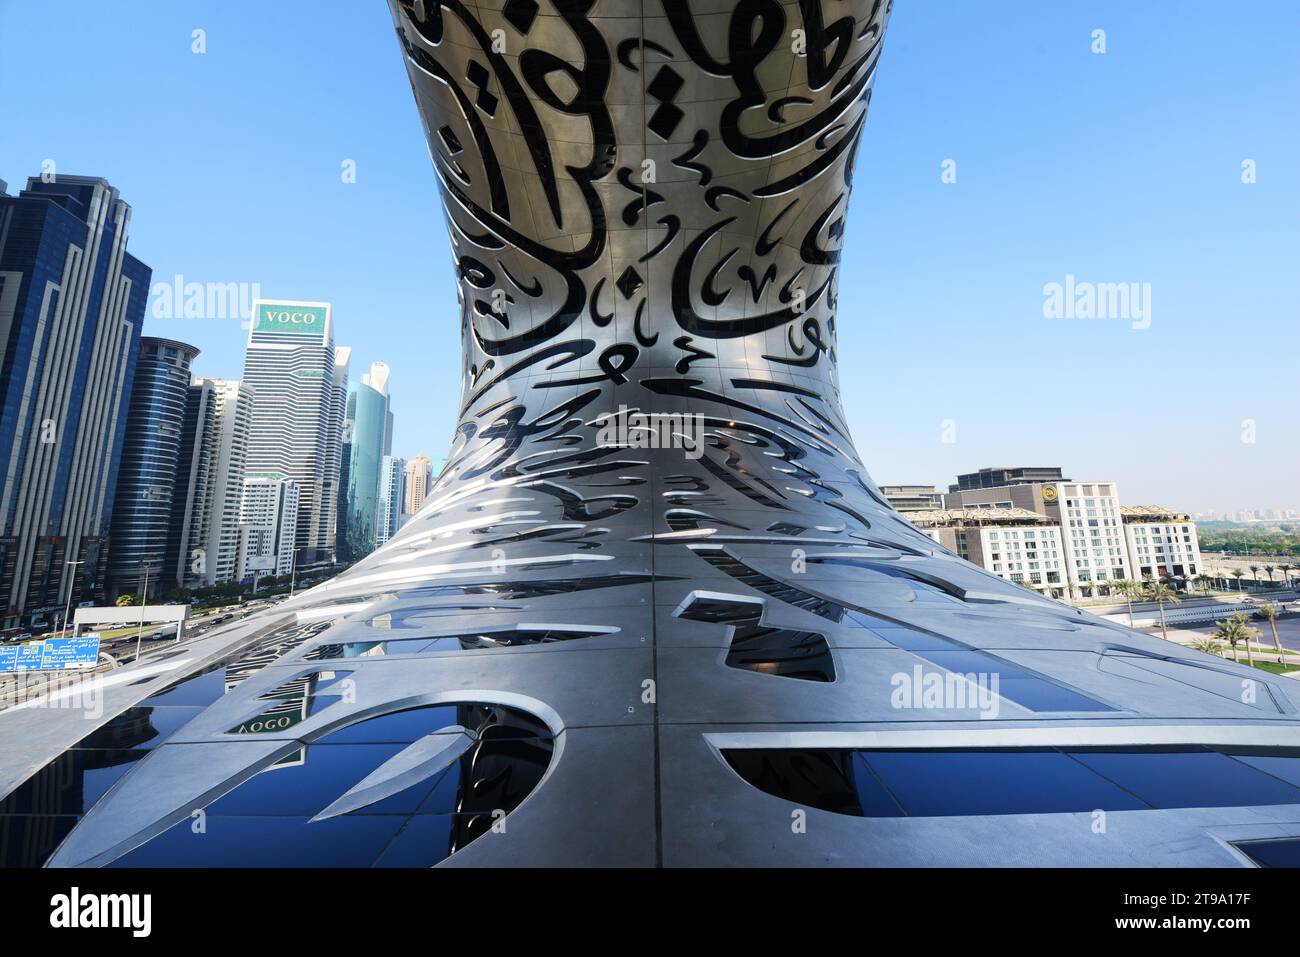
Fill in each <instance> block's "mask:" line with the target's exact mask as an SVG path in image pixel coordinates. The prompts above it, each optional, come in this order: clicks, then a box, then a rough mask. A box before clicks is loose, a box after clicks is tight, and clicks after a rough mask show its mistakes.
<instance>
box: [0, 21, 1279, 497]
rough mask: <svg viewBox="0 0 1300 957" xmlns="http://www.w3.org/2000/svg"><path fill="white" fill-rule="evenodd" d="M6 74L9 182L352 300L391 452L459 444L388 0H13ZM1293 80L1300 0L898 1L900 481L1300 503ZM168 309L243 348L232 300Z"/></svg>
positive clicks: (869, 174) (895, 201)
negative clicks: (1028, 484) (59, 193)
mask: <svg viewBox="0 0 1300 957" xmlns="http://www.w3.org/2000/svg"><path fill="white" fill-rule="evenodd" d="M196 28H201V29H203V30H205V31H206V36H207V52H206V53H205V54H203V55H195V54H194V53H192V52H191V49H190V47H191V31H193V30H194V29H196ZM1095 29H1103V30H1105V31H1106V48H1107V49H1106V53H1105V54H1103V55H1097V54H1094V53H1092V52H1091V49H1090V47H1091V44H1092V37H1091V34H1092V31H1093V30H1095ZM0 90H2V91H3V92H4V94H5V96H4V103H5V118H4V123H3V128H2V130H0V178H3V179H5V180H7V181H8V182H9V184H10V188H11V192H12V191H14V189H16V188H19V187H21V185H22V184H23V182H24V181H25V179H26V177H27V176H29V175H33V174H37V173H39V171H40V166H41V163H42V161H43V160H46V159H54V160H55V162H56V163H57V168H58V170H59V171H61V172H64V173H81V174H93V175H101V176H104V177H106V178H108V179H109V180H111V181H112V182H113V183H114V185H116V186H118V187H119V189H120V190H121V191H122V195H123V198H124V199H126V201H127V202H129V203H130V204H131V205H132V207H133V210H134V212H133V219H132V238H131V250H132V252H134V253H135V255H136V256H138V257H139V258H141V259H142V260H144V261H145V262H146V263H148V264H149V265H150V266H152V267H153V270H154V278H155V281H157V280H160V279H170V278H171V277H172V276H174V275H175V274H177V273H179V274H182V275H184V277H185V278H186V279H187V280H190V281H199V282H221V283H226V282H247V283H253V282H257V283H260V284H261V289H262V292H263V294H264V295H266V296H268V297H281V298H298V299H320V300H328V301H331V302H333V303H334V309H335V333H336V339H337V341H339V342H340V343H341V344H349V345H352V346H353V347H354V352H353V371H354V375H355V376H359V375H360V374H361V372H362V371H364V369H365V368H366V367H368V366H369V363H370V362H371V361H372V360H375V359H383V360H385V361H387V362H388V363H389V364H390V365H391V366H392V370H393V373H392V386H391V391H392V393H393V396H394V408H395V411H396V421H397V427H396V435H395V451H396V452H397V453H398V454H404V455H412V454H414V453H416V452H421V451H423V452H426V453H428V454H430V455H431V456H432V457H434V458H435V459H437V458H438V457H439V456H441V455H442V454H443V452H444V451H445V449H446V447H447V445H448V444H449V441H450V437H451V432H452V427H453V425H454V422H453V411H454V408H455V406H456V399H457V398H458V395H459V356H458V352H459V335H458V330H457V328H456V306H455V290H454V287H453V275H452V269H451V257H450V254H449V251H448V249H447V239H446V232H445V229H444V227H443V225H442V220H441V214H440V212H439V207H438V198H437V193H436V185H435V179H434V175H433V171H432V169H431V167H430V163H429V158H428V155H427V151H426V147H425V145H424V142H423V136H422V133H421V129H420V123H419V119H418V116H417V114H416V111H415V106H414V103H413V101H412V98H411V95H410V90H409V87H408V84H407V80H406V76H405V71H404V68H403V66H402V61H401V56H400V54H399V52H398V48H397V44H396V41H395V39H394V37H393V32H392V26H391V23H390V20H389V16H388V12H387V10H386V8H385V4H384V3H383V2H382V0H365V2H361V0H330V2H324V0H322V2H318V3H313V4H310V5H303V4H299V3H288V2H281V3H272V2H266V0H223V2H220V3H218V2H216V0H151V2H146V0H119V2H115V3H111V4H109V3H101V4H80V5H77V12H76V13H75V15H72V14H55V13H53V12H52V9H51V7H50V5H49V4H48V3H45V2H38V0H0ZM1298 101H1300V16H1297V12H1296V9H1295V6H1294V4H1292V3H1289V2H1282V0H1273V2H1262V0H1242V2H1241V3H1238V4H1233V5H1231V6H1225V5H1223V4H1222V3H1220V2H1206V0H1186V2H1173V0H1164V2H1158V0H1151V2H1146V3H1140V4H1139V3H1131V2H1123V0H1094V2H1068V0H1067V2H1051V3H1044V2H1041V0H1033V2H1030V0H993V2H989V3H970V2H962V0H896V3H895V10H894V15H893V19H892V21H891V24H890V29H889V35H888V38H887V40H886V44H885V53H884V58H883V62H882V65H881V68H880V71H879V74H878V77H877V80H876V89H875V98H874V100H873V104H872V109H871V116H870V119H869V120H868V123H867V129H866V135H865V137H864V139H863V144H862V151H861V153H860V154H859V159H858V166H857V172H856V175H855V179H854V185H855V189H854V195H853V201H852V215H851V216H850V218H849V229H848V232H847V238H846V249H845V256H844V268H843V273H842V278H841V286H840V304H841V305H840V315H839V335H840V354H841V368H842V369H844V370H847V374H846V375H845V376H844V380H845V381H844V384H843V391H844V400H845V405H846V411H847V414H848V416H849V419H850V422H851V423H852V424H853V429H854V433H855V436H856V439H857V444H858V448H859V450H860V452H861V453H862V455H863V457H864V459H865V460H866V462H867V465H868V466H869V468H870V470H871V473H872V475H873V476H874V477H875V478H876V480H877V481H878V482H881V483H901V482H922V483H931V482H934V483H941V484H946V483H947V482H949V481H951V480H952V477H953V475H954V474H955V473H956V472H958V471H968V470H973V469H975V468H979V467H981V466H988V465H1019V464H1026V465H1044V464H1060V465H1062V466H1064V467H1065V468H1066V470H1067V474H1069V475H1070V476H1072V477H1074V478H1079V479H1110V480H1114V481H1116V482H1118V483H1119V487H1120V492H1121V495H1122V496H1123V498H1124V499H1125V500H1126V501H1130V502H1160V503H1163V504H1167V505H1171V506H1177V507H1182V508H1186V509H1190V510H1204V509H1211V508H1215V509H1220V510H1224V509H1229V508H1231V509H1236V508H1241V507H1268V506H1287V507H1300V489H1297V482H1296V476H1297V464H1298V461H1300V441H1298V440H1300V425H1298V424H1297V420H1298V419H1300V402H1297V401H1296V400H1297V391H1296V389H1295V388H1294V385H1295V381H1296V379H1297V359H1298V358H1300V348H1298V347H1300V331H1298V328H1300V327H1298V320H1300V316H1298V315H1297V312H1298V311H1300V268H1297V266H1298V264H1300V125H1298V124H1297V123H1296V117H1297V116H1300V102H1298ZM348 159H351V160H355V162H356V169H357V182H356V183H355V184H344V183H343V182H342V181H341V177H340V170H341V164H342V163H343V161H344V160H348ZM948 159H952V160H955V161H956V171H957V181H956V183H952V184H945V183H943V182H941V178H940V173H941V164H942V163H943V162H944V161H945V160H948ZM1245 159H1252V160H1254V161H1255V163H1256V164H1257V171H1258V181H1257V182H1256V183H1255V184H1253V185H1244V184H1243V183H1242V182H1241V164H1242V161H1243V160H1245ZM1067 275H1073V276H1075V277H1076V278H1077V280H1079V281H1091V282H1137V283H1150V284H1151V324H1150V327H1149V328H1146V329H1135V328H1133V324H1132V323H1131V322H1128V321H1124V320H1115V319H1110V320H1083V319H1055V320H1053V319H1047V318H1045V317H1044V315H1043V298H1044V297H1043V286H1044V284H1046V283H1051V282H1061V283H1063V282H1064V281H1065V277H1066V276H1067ZM146 332H147V333H149V334H152V335H167V336H172V337H175V338H179V339H183V340H186V341H189V342H193V343H194V344H195V345H197V346H199V347H200V348H201V349H202V354H201V355H200V356H199V358H198V360H197V365H196V370H197V371H198V372H200V373H203V374H207V375H220V376H228V377H237V376H238V375H239V374H240V373H241V371H242V367H243V347H244V335H245V334H244V332H243V331H242V330H241V329H240V328H239V324H238V321H237V320H230V319H225V320H222V319H188V320H187V319H166V320H164V319H155V318H150V319H149V320H148V321H147V323H146ZM1246 420H1251V421H1252V422H1253V424H1254V426H1253V427H1254V438H1255V441H1254V442H1245V441H1243V428H1244V427H1243V422H1244V421H1246ZM945 438H948V439H955V441H945Z"/></svg>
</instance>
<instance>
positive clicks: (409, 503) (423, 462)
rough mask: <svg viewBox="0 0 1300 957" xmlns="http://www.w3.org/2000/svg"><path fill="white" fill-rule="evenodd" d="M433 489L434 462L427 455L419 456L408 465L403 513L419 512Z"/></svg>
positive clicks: (412, 513)
mask: <svg viewBox="0 0 1300 957" xmlns="http://www.w3.org/2000/svg"><path fill="white" fill-rule="evenodd" d="M432 487H433V462H431V461H430V460H429V457H428V456H427V455H424V454H420V455H417V456H416V457H415V458H413V459H411V460H410V461H409V462H407V463H406V505H405V508H404V509H403V511H405V512H406V514H407V515H414V514H415V513H416V512H418V511H419V510H420V506H422V505H423V504H424V499H425V497H426V496H427V495H428V494H429V489H431V488H432Z"/></svg>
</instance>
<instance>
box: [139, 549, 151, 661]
mask: <svg viewBox="0 0 1300 957" xmlns="http://www.w3.org/2000/svg"><path fill="white" fill-rule="evenodd" d="M140 567H141V568H142V569H143V570H144V585H143V586H142V587H141V588H140V627H139V630H137V631H136V633H135V660H136V661H139V660H140V644H141V642H143V641H144V603H145V602H146V601H148V595H149V571H150V568H151V566H150V565H148V564H146V563H145V561H144V560H143V559H141V560H140Z"/></svg>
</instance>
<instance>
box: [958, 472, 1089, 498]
mask: <svg viewBox="0 0 1300 957" xmlns="http://www.w3.org/2000/svg"><path fill="white" fill-rule="evenodd" d="M1063 481H1064V482H1068V481H1069V479H1067V478H1066V477H1065V474H1064V473H1063V472H1062V471H1061V470H1060V469H1059V468H1057V467H1056V466H1044V467H1024V466H1022V467H1020V468H1013V469H1012V468H987V469H980V470H979V471H978V472H965V473H963V474H961V475H958V476H957V482H956V483H955V484H953V485H949V486H948V491H949V492H966V491H972V490H974V489H980V488H999V487H1001V486H1004V485H1025V484H1028V483H1033V482H1063Z"/></svg>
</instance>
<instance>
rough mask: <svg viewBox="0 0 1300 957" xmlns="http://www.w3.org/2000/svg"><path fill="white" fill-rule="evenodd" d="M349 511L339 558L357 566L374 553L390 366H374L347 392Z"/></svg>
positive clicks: (345, 514)
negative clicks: (355, 563)
mask: <svg viewBox="0 0 1300 957" xmlns="http://www.w3.org/2000/svg"><path fill="white" fill-rule="evenodd" d="M346 418H347V420H348V423H349V426H347V427H345V432H346V433H347V435H348V443H347V444H348V467H347V489H346V502H347V504H346V507H345V508H344V510H343V519H342V521H343V523H344V524H343V525H341V526H340V528H339V548H338V557H339V559H340V560H341V561H349V562H354V561H357V560H358V559H360V558H364V557H365V556H367V555H369V554H370V553H371V552H372V551H374V550H375V538H376V535H377V532H378V526H379V487H380V472H381V467H382V465H383V458H384V447H385V445H386V444H387V441H388V435H389V429H390V419H389V408H388V366H387V365H385V364H384V363H382V362H375V363H373V364H372V365H371V366H370V371H369V372H368V373H366V374H365V375H364V376H362V377H361V382H360V383H358V384H356V385H354V386H353V387H352V388H351V389H350V390H349V392H348V404H347V415H346Z"/></svg>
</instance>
